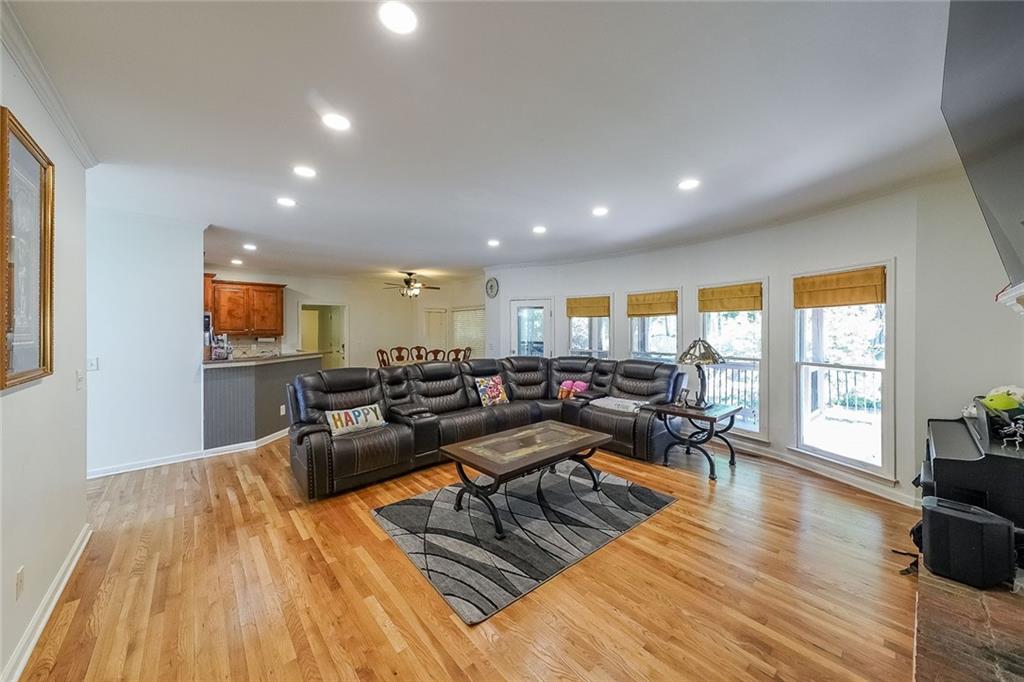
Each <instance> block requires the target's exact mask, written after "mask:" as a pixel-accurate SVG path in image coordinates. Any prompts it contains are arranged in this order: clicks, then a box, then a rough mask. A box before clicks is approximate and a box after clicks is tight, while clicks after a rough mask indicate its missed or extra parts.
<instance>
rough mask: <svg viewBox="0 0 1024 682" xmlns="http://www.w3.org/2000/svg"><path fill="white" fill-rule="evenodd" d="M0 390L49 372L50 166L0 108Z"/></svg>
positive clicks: (16, 123) (50, 284) (23, 131)
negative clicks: (0, 265) (0, 231)
mask: <svg viewBox="0 0 1024 682" xmlns="http://www.w3.org/2000/svg"><path fill="white" fill-rule="evenodd" d="M0 138H2V139H0V198H2V200H3V203H2V205H0V226H2V228H3V234H2V237H3V238H2V239H0V264H2V266H3V268H2V272H0V278H2V287H0V288H2V290H3V296H2V300H0V322H2V327H3V334H2V335H0V388H8V387H11V386H17V385H18V384H24V383H27V382H29V381H35V380H36V379H40V378H42V377H45V376H48V375H50V374H53V163H52V162H51V161H50V159H49V158H48V157H47V156H46V154H45V153H43V150H42V149H40V147H39V145H37V144H36V142H35V140H33V139H32V136H31V135H29V134H28V131H27V130H25V128H24V127H23V126H22V125H21V123H19V122H18V119H17V118H15V116H14V114H12V113H11V112H10V110H9V109H7V107H0Z"/></svg>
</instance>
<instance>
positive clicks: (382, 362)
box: [377, 348, 391, 367]
mask: <svg viewBox="0 0 1024 682" xmlns="http://www.w3.org/2000/svg"><path fill="white" fill-rule="evenodd" d="M377 365H378V366H379V367H390V366H391V360H390V359H389V358H388V352H387V351H386V350H384V349H383V348H378V349H377Z"/></svg>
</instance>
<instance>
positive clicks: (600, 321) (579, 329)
mask: <svg viewBox="0 0 1024 682" xmlns="http://www.w3.org/2000/svg"><path fill="white" fill-rule="evenodd" d="M565 314H566V315H568V316H569V355H586V356H589V357H594V358H607V357H608V356H609V349H610V348H611V333H610V321H611V296H580V297H575V298H567V299H565Z"/></svg>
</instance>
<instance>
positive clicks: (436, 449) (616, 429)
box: [287, 357, 686, 500]
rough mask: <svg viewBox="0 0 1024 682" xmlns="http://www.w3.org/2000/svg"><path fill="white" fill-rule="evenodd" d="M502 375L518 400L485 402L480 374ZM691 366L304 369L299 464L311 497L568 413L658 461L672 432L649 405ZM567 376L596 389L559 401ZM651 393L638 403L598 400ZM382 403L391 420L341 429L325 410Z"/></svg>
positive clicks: (294, 413) (296, 392) (539, 362)
mask: <svg viewBox="0 0 1024 682" xmlns="http://www.w3.org/2000/svg"><path fill="white" fill-rule="evenodd" d="M496 374H499V375H501V376H502V379H503V381H504V384H505V387H506V392H507V394H508V398H509V402H508V403H507V404H501V405H493V406H489V407H484V406H483V405H482V404H481V402H480V397H479V395H478V393H477V389H476V382H475V380H476V379H477V378H478V377H491V376H494V375H496ZM685 377H686V375H685V374H684V373H679V371H678V368H677V367H676V365H671V364H662V363H656V362H646V361H643V360H620V361H616V360H595V359H593V358H583V357H559V358H552V359H548V358H538V357H509V358H502V359H500V360H496V359H487V358H483V359H478V360H477V359H474V360H467V361H465V362H424V363H419V364H414V365H407V366H404V367H385V368H381V369H372V368H345V369H332V370H323V371H320V372H313V373H310V374H301V375H299V376H297V377H295V379H294V380H293V381H292V382H291V383H290V384H288V386H287V394H288V411H289V420H290V422H291V427H290V429H289V438H290V450H291V466H292V472H293V474H294V476H295V480H296V482H297V483H298V485H299V488H300V490H302V491H303V492H304V493H305V495H306V496H307V498H308V499H311V500H312V499H318V498H322V497H327V496H329V495H333V494H335V493H339V492H342V491H345V490H349V489H352V488H355V487H358V486H362V485H366V484H368V483H373V482H375V481H380V480H383V479H385V478H389V477H391V476H396V475H398V474H402V473H405V472H407V471H411V470H413V469H416V468H419V467H422V466H426V465H430V464H435V463H437V462H441V461H444V460H445V458H444V456H443V455H442V454H441V453H440V448H441V447H442V446H443V445H447V444H449V443H455V442H458V441H461V440H466V439H469V438H476V437H478V436H484V435H488V434H491V433H495V432H498V431H503V430H506V429H511V428H514V427H517V426H524V425H526V424H530V423H533V422H538V421H542V420H545V419H555V420H560V421H563V422H566V423H569V424H576V425H578V426H582V427H584V428H588V429H592V430H595V431H601V432H603V433H608V434H610V435H611V436H612V437H613V439H612V441H611V442H610V443H609V444H608V445H607V446H606V448H607V449H609V450H612V451H614V452H617V453H620V454H623V455H626V456H628V457H634V458H636V459H642V460H651V459H653V458H654V457H655V456H656V454H660V453H661V452H662V451H663V449H664V447H666V446H667V445H668V443H669V442H670V439H669V437H668V435H667V434H666V432H665V425H664V423H663V422H661V421H660V420H659V419H657V418H656V416H655V412H654V410H653V409H651V408H650V405H655V404H658V403H665V402H670V401H671V400H672V399H673V398H674V397H675V395H676V394H677V392H678V391H679V390H680V389H681V388H682V385H683V383H684V381H685ZM565 380H573V381H582V382H584V383H586V384H588V386H589V388H588V390H586V391H585V392H583V393H580V394H577V395H576V396H575V397H573V398H570V399H565V400H559V399H558V398H557V396H558V387H559V385H560V384H561V383H562V382H563V381H565ZM606 396H610V397H613V398H622V399H626V400H635V401H643V402H644V403H646V404H645V405H642V406H641V407H640V409H639V410H638V411H635V412H632V411H621V410H613V409H607V408H605V407H601V406H598V405H594V404H592V403H593V401H594V400H596V399H598V398H602V397H606ZM370 404H376V405H377V406H379V407H380V410H381V413H382V414H385V415H387V425H386V426H380V427H377V428H372V429H366V430H363V431H355V432H352V433H346V434H342V435H338V436H332V435H331V430H330V427H329V426H328V424H327V419H326V416H325V412H326V411H328V410H344V409H350V408H354V407H360V406H363V405H370Z"/></svg>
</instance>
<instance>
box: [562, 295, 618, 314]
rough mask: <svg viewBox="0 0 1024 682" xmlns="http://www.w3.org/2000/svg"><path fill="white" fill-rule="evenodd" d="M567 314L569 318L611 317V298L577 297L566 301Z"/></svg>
mask: <svg viewBox="0 0 1024 682" xmlns="http://www.w3.org/2000/svg"><path fill="white" fill-rule="evenodd" d="M565 314H566V315H567V316H569V317H611V314H612V299H611V297H610V296H577V297H575V298H567V299H565Z"/></svg>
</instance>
